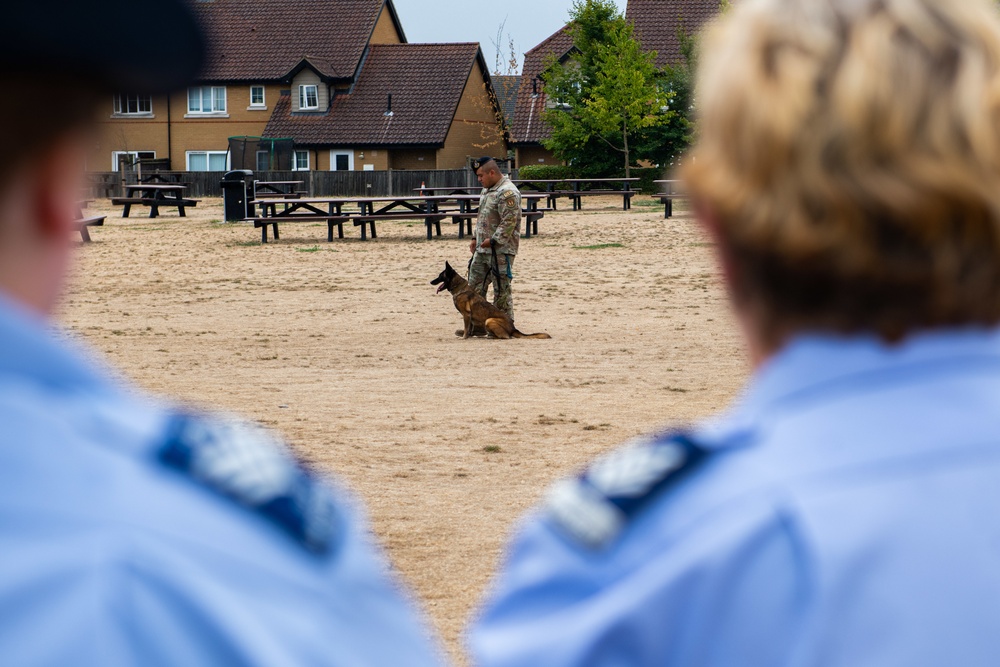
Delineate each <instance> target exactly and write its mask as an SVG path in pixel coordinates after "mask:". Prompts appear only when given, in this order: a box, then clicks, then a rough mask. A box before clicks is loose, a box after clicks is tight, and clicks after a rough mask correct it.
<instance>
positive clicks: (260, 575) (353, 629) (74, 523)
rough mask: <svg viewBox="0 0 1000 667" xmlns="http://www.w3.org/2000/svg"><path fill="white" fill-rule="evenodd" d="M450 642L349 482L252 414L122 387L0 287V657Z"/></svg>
mask: <svg viewBox="0 0 1000 667" xmlns="http://www.w3.org/2000/svg"><path fill="white" fill-rule="evenodd" d="M179 423H180V424H181V426H183V427H184V428H186V429H187V431H186V434H185V433H181V432H180V431H178V424H179ZM203 427H204V428H203ZM212 428H216V430H215V431H214V435H211V436H207V435H205V433H208V432H209V431H211V429H212ZM198 429H202V431H201V432H199V430H198ZM206 429H207V430H206ZM182 430H183V429H182ZM179 433H180V434H179ZM198 437H201V438H202V442H201V444H199V441H198ZM206 443H207V445H206V446H205V447H201V445H202V444H206ZM199 448H200V449H199ZM168 451H169V452H170V456H167V455H166V454H165V452H168ZM171 457H172V458H171ZM185 457H187V458H185ZM241 457H242V458H241ZM171 461H172V462H171ZM185 461H186V462H187V463H188V464H190V468H189V469H188V468H185V467H184V465H183V464H184V463H185ZM284 490H291V491H293V492H294V493H293V495H292V496H287V497H286V496H282V495H281V493H282V492H283V491H284ZM224 492H226V493H228V495H229V496H235V498H234V497H227V495H225V493H224ZM241 494H242V495H241ZM439 658H440V654H439V653H438V647H437V646H436V644H435V643H434V642H433V641H432V639H431V638H430V635H429V633H428V630H427V628H426V627H425V626H424V625H423V623H422V622H421V621H420V620H419V619H418V615H417V613H416V610H415V608H414V605H413V604H411V602H410V601H409V600H408V599H407V598H406V597H405V596H404V595H403V594H402V593H401V591H400V590H399V588H398V585H397V583H396V582H395V581H394V580H393V578H392V577H391V576H390V574H389V572H388V566H387V564H386V561H385V559H384V557H383V556H382V555H381V553H380V552H379V550H378V549H377V548H376V547H375V545H374V544H373V543H372V541H371V539H370V536H369V534H368V531H367V529H366V528H365V526H364V524H363V522H362V520H361V518H360V516H359V513H358V512H357V511H356V509H355V508H354V507H353V505H352V503H351V502H350V501H349V500H348V499H347V498H345V497H343V496H342V494H339V493H337V492H334V491H332V490H329V489H328V488H327V487H326V486H325V485H320V484H317V483H316V482H315V481H314V480H312V479H310V478H308V477H307V476H305V475H304V474H303V473H302V471H301V470H300V469H298V468H297V467H296V466H295V465H294V463H293V462H292V460H291V458H290V457H289V456H288V455H287V454H285V453H282V452H281V450H278V449H274V448H272V443H271V442H270V441H268V439H267V438H266V437H265V436H262V435H261V434H260V433H256V432H254V431H253V430H252V429H249V430H247V429H244V430H243V431H240V430H238V429H237V430H236V431H227V430H226V429H225V428H221V427H218V428H217V425H216V424H215V423H214V422H213V420H212V419H207V420H206V419H200V418H179V417H178V416H177V415H176V414H174V413H173V411H172V410H171V409H170V408H169V407H168V406H164V405H158V404H155V403H154V402H153V401H151V400H149V399H147V398H143V397H141V396H138V395H137V394H135V393H134V392H129V391H127V390H125V389H123V388H122V386H121V385H120V384H119V383H118V382H117V381H115V380H112V379H110V376H109V374H108V372H107V371H106V370H104V369H101V368H98V367H96V366H95V365H93V364H92V363H91V362H89V361H87V360H85V357H84V356H83V355H81V354H80V353H78V352H75V351H73V350H71V349H70V346H69V345H67V344H65V343H63V342H61V341H59V340H58V339H57V338H56V337H55V336H54V334H53V333H51V332H50V331H49V330H47V328H46V327H45V325H44V323H43V322H41V321H39V320H36V319H34V318H33V317H32V316H31V315H28V314H26V313H24V312H21V311H20V310H19V309H18V308H17V307H16V306H14V305H13V304H11V303H10V302H9V301H7V300H5V299H2V298H0V663H2V664H4V665H32V666H39V665H74V666H78V665H82V666H89V665H94V666H98V665H99V666H102V667H106V666H109V665H143V666H146V667H148V666H154V665H173V666H177V665H185V666H200V665H213V666H218V665H227V666H228V665H262V666H263V665H267V666H268V667H272V666H277V665H281V666H284V665H378V666H383V665H436V664H440V659H439Z"/></svg>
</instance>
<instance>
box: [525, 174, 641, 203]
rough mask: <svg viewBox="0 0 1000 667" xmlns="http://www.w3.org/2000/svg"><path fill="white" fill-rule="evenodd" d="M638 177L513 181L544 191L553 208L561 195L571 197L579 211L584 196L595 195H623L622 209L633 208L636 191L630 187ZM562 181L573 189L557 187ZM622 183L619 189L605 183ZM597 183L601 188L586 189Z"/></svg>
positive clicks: (527, 188) (528, 187)
mask: <svg viewBox="0 0 1000 667" xmlns="http://www.w3.org/2000/svg"><path fill="white" fill-rule="evenodd" d="M638 180H639V179H638V178H522V179H517V180H515V181H512V182H513V183H514V185H516V186H518V188H519V189H522V186H523V189H525V190H532V191H535V192H544V193H545V194H546V195H547V197H548V205H549V206H550V207H551V208H552V210H555V209H556V199H558V198H559V197H569V199H570V200H571V201H572V202H573V210H574V211H579V210H580V209H582V208H583V198H584V197H590V196H594V195H621V196H622V210H623V211H627V210H629V209H630V208H632V197H633V196H635V194H636V191H635V190H632V189H631V188H630V187H629V184H630V183H635V182H638ZM560 183H566V184H569V185H570V186H571V188H572V189H570V190H566V189H556V186H557V185H558V184H560ZM610 183H621V184H622V186H621V187H620V188H618V189H617V190H615V189H612V188H610V187H609V186H604V187H603V188H601V186H603V185H604V184H610ZM595 184H596V185H597V186H598V188H599V189H596V190H595V189H585V188H584V185H590V186H593V185H595Z"/></svg>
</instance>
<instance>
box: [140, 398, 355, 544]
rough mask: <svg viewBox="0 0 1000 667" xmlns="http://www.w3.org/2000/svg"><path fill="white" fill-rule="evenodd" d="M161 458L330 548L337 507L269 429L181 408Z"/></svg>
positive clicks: (300, 537)
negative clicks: (188, 411)
mask: <svg viewBox="0 0 1000 667" xmlns="http://www.w3.org/2000/svg"><path fill="white" fill-rule="evenodd" d="M167 432H168V435H167V438H166V441H165V442H164V444H163V445H162V446H161V447H160V449H159V453H158V456H159V459H160V461H161V462H162V463H163V464H165V465H167V466H169V467H171V468H174V469H176V470H178V471H180V472H181V473H183V474H185V475H188V476H189V477H191V478H192V479H193V480H195V481H197V482H198V483H199V484H202V485H203V486H206V487H209V488H211V489H212V490H213V491H215V492H217V493H220V494H222V495H224V496H226V497H228V498H230V499H232V500H234V501H236V502H237V503H239V504H241V505H243V506H244V507H246V508H248V509H250V510H252V511H253V512H256V513H257V514H260V515H263V516H264V517H266V518H267V519H268V520H270V521H271V522H272V523H274V524H276V525H277V526H278V527H279V528H281V529H282V530H283V531H284V532H285V533H287V534H288V535H289V536H291V537H292V538H293V539H294V540H295V541H296V542H298V543H299V544H300V545H301V546H303V547H304V548H306V549H308V550H309V551H311V552H313V553H317V554H322V553H325V552H327V551H328V550H329V549H330V547H331V545H332V542H333V539H334V523H335V517H336V512H335V510H334V506H333V498H332V496H331V494H330V493H329V491H328V490H327V489H326V488H325V486H324V485H323V484H322V483H321V482H320V481H319V480H317V479H316V478H315V477H313V476H312V475H311V474H310V473H309V472H307V471H306V470H305V469H304V468H303V467H302V466H301V465H299V463H298V462H297V461H296V460H295V458H294V457H293V456H292V455H291V453H289V451H288V449H287V448H286V447H285V445H284V443H282V442H281V441H280V440H278V439H277V438H276V437H275V436H273V435H272V434H271V433H270V432H268V431H266V430H265V429H264V428H262V427H260V426H258V425H255V424H251V423H248V422H243V421H239V420H235V419H222V418H211V417H205V416H194V415H190V414H183V413H178V414H175V415H173V416H172V417H171V419H170V424H169V426H168V429H167Z"/></svg>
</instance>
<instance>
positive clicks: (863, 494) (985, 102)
mask: <svg viewBox="0 0 1000 667" xmlns="http://www.w3.org/2000/svg"><path fill="white" fill-rule="evenodd" d="M733 4H734V8H733V9H732V10H730V11H729V12H728V13H727V14H726V15H724V16H723V17H722V18H721V19H720V20H719V22H718V23H717V24H716V25H714V26H713V27H712V28H711V29H710V31H709V32H708V33H707V35H706V36H705V38H704V41H703V42H702V48H701V52H700V53H701V64H700V72H699V82H698V94H697V97H696V99H697V101H698V102H697V108H698V112H699V116H700V118H699V124H698V130H699V132H698V140H697V143H696V145H695V146H694V148H693V151H692V154H691V156H690V157H689V159H687V160H686V162H685V168H684V176H685V178H686V181H687V183H688V187H689V190H690V193H691V196H692V204H693V206H694V210H695V213H696V216H697V218H698V220H699V222H700V223H701V225H702V226H703V227H704V229H705V230H706V233H707V235H708V236H709V237H710V238H711V239H712V240H713V242H714V243H713V245H714V248H715V252H716V255H717V257H718V259H719V264H720V266H721V269H722V275H723V278H724V281H725V284H726V285H727V287H728V290H729V292H730V295H731V303H732V307H733V309H734V311H735V313H736V315H737V319H738V321H739V323H740V325H741V327H742V329H743V332H744V335H745V339H746V342H747V346H748V349H749V354H750V357H751V359H752V361H753V364H754V372H753V374H752V377H751V379H750V381H749V383H748V385H747V387H746V388H745V391H744V392H743V394H742V396H741V398H740V399H739V400H738V401H737V402H736V404H735V405H734V406H732V407H731V408H730V409H729V410H728V411H726V412H725V413H724V414H722V415H720V416H719V417H717V418H715V419H713V420H711V421H709V422H707V423H703V424H699V425H695V426H693V427H691V428H686V429H681V430H677V431H674V432H672V433H667V434H664V435H660V436H654V437H650V438H645V439H640V440H637V441H636V442H634V443H631V444H630V445H629V446H626V447H625V448H623V449H619V450H616V451H613V452H612V453H610V454H608V455H606V456H605V457H603V458H602V459H601V460H599V461H598V462H596V463H595V464H594V465H592V466H591V467H590V468H589V469H588V470H587V471H585V472H583V473H582V474H580V475H579V476H578V477H575V478H572V479H567V480H564V481H562V482H560V483H558V484H556V485H555V486H554V487H553V488H552V490H551V491H550V493H549V494H548V497H547V499H546V500H545V502H544V503H543V505H542V506H541V507H540V508H539V509H538V510H537V511H536V512H534V513H533V514H532V515H530V516H529V517H528V518H527V519H526V521H525V522H524V523H523V525H521V526H520V527H519V528H518V530H517V535H516V537H515V539H514V540H513V543H512V544H511V546H510V547H509V549H508V551H507V553H506V555H505V558H504V562H503V563H502V565H501V569H500V572H499V574H498V576H497V577H496V579H495V581H494V583H493V586H492V589H491V590H490V592H489V594H488V598H487V600H486V602H485V605H484V607H483V609H482V610H481V611H480V613H479V614H478V616H477V617H476V619H475V620H474V621H473V625H472V627H471V629H470V632H469V636H468V643H469V646H470V648H471V651H472V654H473V656H474V660H475V662H476V664H477V665H480V666H481V667H514V666H525V667H527V666H529V665H531V666H534V665H546V667H564V666H570V665H574V666H576V665H588V666H597V665H615V666H623V665H657V666H660V667H663V666H668V665H700V666H719V667H722V666H726V667H731V666H733V665H769V666H773V665H796V666H803V665H810V666H813V665H816V666H818V665H824V666H827V665H829V666H837V667H841V666H842V667H864V666H866V665H871V666H873V667H874V666H877V667H892V666H900V667H904V666H905V667H912V666H914V665H921V666H926V665H935V666H936V665H941V666H945V665H947V666H952V665H962V666H963V667H973V666H986V665H996V664H998V661H1000V657H998V656H1000V632H997V628H998V627H1000V520H998V518H997V515H998V509H1000V330H998V328H997V324H998V322H1000V19H998V15H997V9H996V8H995V7H994V6H993V4H994V3H991V2H988V1H987V0H961V1H960V2H958V1H956V0H742V1H741V2H737V3H733Z"/></svg>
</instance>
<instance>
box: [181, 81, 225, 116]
mask: <svg viewBox="0 0 1000 667" xmlns="http://www.w3.org/2000/svg"><path fill="white" fill-rule="evenodd" d="M196 91H197V95H195V92H196ZM206 91H207V92H208V96H209V97H208V103H209V108H208V111H206V110H205V93H206ZM196 98H197V106H196V107H195V106H194V105H193V102H194V101H195V99H196ZM220 100H221V104H219V102H220ZM227 108H228V102H227V100H226V87H225V86H192V87H190V88H188V106H187V115H189V116H223V115H225V114H226V110H227Z"/></svg>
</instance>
